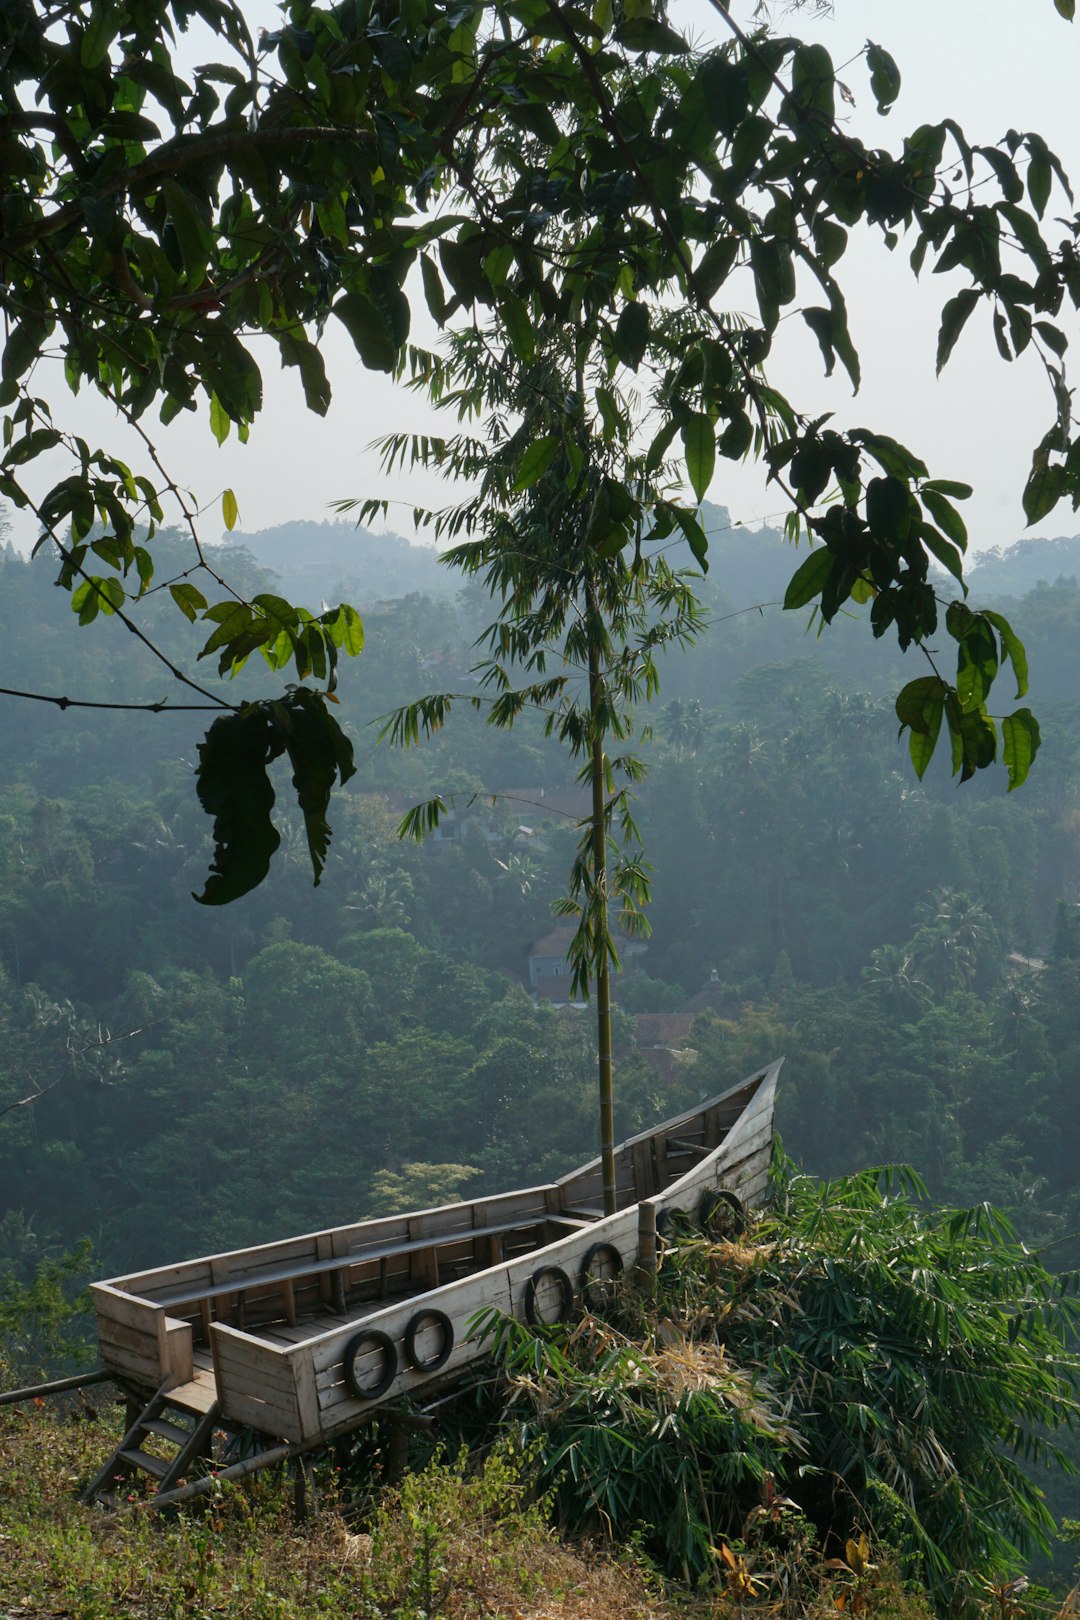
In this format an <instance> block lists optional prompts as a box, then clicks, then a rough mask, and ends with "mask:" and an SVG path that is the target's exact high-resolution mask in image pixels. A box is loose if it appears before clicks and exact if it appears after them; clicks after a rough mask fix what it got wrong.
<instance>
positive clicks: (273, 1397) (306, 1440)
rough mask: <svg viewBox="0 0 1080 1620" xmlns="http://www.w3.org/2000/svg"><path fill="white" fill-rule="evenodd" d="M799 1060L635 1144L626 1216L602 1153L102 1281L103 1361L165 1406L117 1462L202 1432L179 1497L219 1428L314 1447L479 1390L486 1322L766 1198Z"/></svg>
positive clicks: (187, 1454) (555, 1303)
mask: <svg viewBox="0 0 1080 1620" xmlns="http://www.w3.org/2000/svg"><path fill="white" fill-rule="evenodd" d="M779 1068H780V1064H779V1063H774V1064H772V1065H771V1066H770V1067H769V1068H767V1069H763V1070H761V1071H759V1072H758V1073H757V1074H755V1075H752V1076H751V1077H750V1078H749V1079H748V1080H746V1081H743V1082H742V1083H741V1084H740V1085H738V1086H735V1087H733V1088H732V1089H731V1090H730V1091H727V1092H725V1093H724V1094H723V1095H722V1096H719V1097H715V1098H712V1099H711V1100H710V1101H709V1102H707V1103H704V1104H702V1105H701V1106H700V1107H698V1108H696V1109H693V1110H690V1111H689V1112H687V1113H685V1114H682V1115H680V1116H679V1117H678V1118H677V1119H674V1120H669V1121H667V1122H666V1123H664V1124H663V1125H660V1126H657V1127H655V1128H654V1129H652V1130H649V1131H645V1132H642V1133H641V1134H640V1135H638V1136H636V1137H634V1138H632V1139H631V1140H629V1141H627V1142H625V1143H624V1144H623V1145H622V1146H621V1147H620V1148H619V1149H618V1150H617V1152H616V1171H617V1184H618V1210H617V1213H616V1214H614V1215H610V1216H607V1217H604V1216H603V1213H602V1209H601V1176H600V1161H599V1160H598V1159H597V1160H593V1161H592V1162H591V1163H589V1164H586V1165H584V1166H582V1167H581V1168H580V1169H579V1170H575V1171H573V1172H572V1173H571V1174H569V1175H567V1176H564V1177H563V1178H562V1179H561V1180H559V1181H554V1182H547V1183H544V1184H543V1185H541V1186H536V1187H527V1188H524V1189H522V1190H520V1191H518V1192H511V1193H505V1194H500V1195H498V1196H495V1197H491V1198H480V1199H474V1200H472V1201H471V1202H467V1203H459V1204H448V1205H444V1206H443V1207H441V1208H439V1209H429V1210H420V1211H417V1212H415V1213H412V1214H407V1215H394V1216H388V1217H385V1218H381V1219H376V1220H367V1221H360V1222H357V1223H356V1224H355V1225H351V1226H343V1227H335V1228H332V1229H329V1230H326V1231H322V1232H312V1233H308V1234H306V1235H305V1236H302V1237H295V1238H288V1239H286V1240H284V1241H282V1242H277V1243H268V1244H263V1245H260V1246H259V1247H256V1248H251V1249H242V1250H236V1251H234V1252H232V1253H228V1254H216V1255H209V1256H205V1257H203V1258H201V1259H197V1260H188V1261H183V1262H181V1263H180V1264H177V1265H171V1266H163V1267H160V1268H158V1269H156V1270H152V1271H143V1272H139V1273H137V1274H134V1275H131V1276H126V1277H114V1278H112V1279H110V1280H109V1281H107V1282H101V1283H96V1284H94V1285H93V1287H92V1290H91V1292H92V1295H93V1299H94V1306H95V1310H96V1314H97V1327H98V1338H99V1343H100V1347H101V1356H102V1360H103V1363H104V1365H105V1366H106V1367H107V1368H108V1369H109V1370H110V1371H111V1372H112V1373H113V1375H114V1377H115V1378H116V1380H117V1381H118V1382H119V1383H120V1385H121V1386H122V1387H123V1388H124V1389H125V1390H127V1391H128V1393H129V1395H130V1396H131V1398H132V1399H133V1400H136V1401H140V1400H141V1401H146V1402H147V1403H148V1404H147V1406H146V1410H145V1411H144V1412H143V1416H142V1419H140V1421H139V1423H138V1424H136V1425H135V1426H134V1427H133V1428H132V1430H131V1431H130V1433H129V1435H128V1436H127V1437H125V1443H124V1445H122V1446H121V1447H120V1448H118V1452H117V1457H119V1458H120V1459H123V1458H124V1457H125V1455H127V1456H129V1457H130V1456H133V1455H134V1456H140V1455H142V1454H143V1453H142V1452H141V1450H140V1447H141V1441H142V1439H143V1438H144V1437H145V1436H144V1432H143V1431H146V1432H149V1433H155V1434H157V1433H165V1432H166V1431H169V1432H171V1433H172V1435H173V1436H174V1437H175V1436H176V1435H178V1434H180V1433H183V1435H184V1436H185V1437H186V1438H185V1439H184V1440H183V1441H182V1442H181V1441H180V1440H178V1441H177V1444H179V1445H180V1447H181V1453H182V1457H181V1460H180V1462H179V1463H177V1464H176V1465H172V1466H170V1468H169V1469H168V1470H164V1471H161V1472H160V1477H161V1478H162V1479H163V1480H164V1482H165V1484H164V1485H163V1488H166V1486H167V1485H168V1484H171V1483H172V1482H173V1480H174V1479H175V1478H177V1477H183V1474H182V1473H178V1469H179V1468H180V1467H181V1466H186V1465H187V1463H189V1462H190V1461H191V1458H192V1457H193V1456H194V1455H195V1454H196V1449H197V1446H198V1445H200V1444H204V1443H205V1439H206V1433H205V1431H206V1430H207V1428H208V1426H209V1425H211V1424H213V1423H214V1422H220V1423H222V1424H230V1425H232V1426H234V1427H238V1426H246V1427H249V1428H251V1429H254V1430H256V1431H258V1433H259V1434H260V1435H263V1436H266V1437H272V1438H273V1439H274V1440H277V1441H285V1442H290V1443H292V1444H294V1445H295V1446H297V1447H305V1448H307V1447H310V1446H311V1445H312V1444H315V1443H320V1442H322V1441H325V1440H330V1439H332V1438H334V1437H335V1436H336V1435H339V1434H342V1433H344V1432H347V1431H348V1430H350V1429H353V1428H355V1427H357V1426H358V1425H359V1424H361V1423H363V1422H364V1421H366V1420H367V1419H369V1418H370V1417H371V1416H373V1415H375V1414H376V1413H377V1412H378V1410H379V1408H380V1407H381V1406H384V1405H385V1404H386V1403H387V1402H393V1401H397V1400H400V1398H401V1397H403V1396H411V1397H417V1398H419V1397H420V1396H423V1397H424V1398H426V1397H427V1395H428V1393H429V1391H433V1390H435V1389H436V1388H439V1387H442V1386H445V1385H446V1384H448V1383H450V1382H452V1381H453V1380H454V1379H456V1378H460V1377H461V1375H462V1373H463V1371H465V1370H467V1368H468V1366H469V1364H470V1363H472V1362H474V1361H476V1360H477V1358H478V1357H479V1356H480V1355H482V1354H483V1348H482V1346H481V1345H479V1344H478V1343H477V1341H476V1339H475V1337H472V1336H470V1330H469V1323H470V1320H471V1319H472V1318H473V1317H474V1316H475V1314H476V1313H477V1312H478V1311H481V1310H484V1309H488V1308H491V1307H496V1308H498V1309H499V1310H502V1311H504V1312H506V1313H507V1314H511V1315H516V1316H519V1317H521V1316H524V1317H526V1318H527V1319H528V1320H531V1321H556V1320H560V1319H563V1318H564V1317H566V1316H568V1315H570V1314H571V1313H572V1312H573V1311H575V1310H577V1309H578V1308H579V1302H580V1301H581V1300H582V1298H583V1297H584V1298H587V1296H588V1295H589V1292H590V1289H591V1287H592V1285H593V1284H595V1283H598V1282H601V1281H603V1280H605V1279H607V1278H610V1277H612V1276H613V1275H615V1274H617V1273H618V1272H620V1271H623V1270H628V1269H629V1268H630V1267H632V1266H633V1265H635V1264H636V1263H637V1261H638V1258H639V1253H638V1250H639V1230H642V1231H644V1230H649V1231H652V1230H655V1229H656V1228H655V1223H656V1222H657V1221H659V1225H660V1227H661V1228H662V1226H663V1223H664V1221H665V1219H667V1218H670V1215H671V1214H672V1213H674V1212H675V1211H681V1212H684V1213H686V1214H688V1215H690V1216H694V1215H695V1214H700V1207H701V1202H702V1199H703V1198H704V1197H711V1196H713V1195H715V1194H716V1193H717V1192H718V1191H720V1192H723V1193H724V1194H726V1195H730V1196H732V1197H734V1198H735V1199H737V1200H738V1201H739V1202H740V1203H741V1204H743V1205H746V1206H751V1205H753V1204H756V1203H757V1202H759V1201H760V1199H761V1197H762V1196H763V1194H764V1190H765V1185H766V1179H767V1174H768V1166H769V1159H770V1154H771V1147H772V1134H773V1098H774V1092H775V1087H776V1078H777V1073H778V1071H779ZM152 1408H153V1410H152ZM166 1408H168V1409H169V1410H168V1412H166ZM178 1413H186V1414H190V1416H191V1423H190V1424H189V1425H188V1424H186V1422H178V1421H177V1414H178ZM112 1461H113V1463H114V1464H115V1462H116V1458H115V1457H114V1459H112ZM152 1471H154V1472H155V1473H158V1472H159V1470H157V1469H153V1470H152Z"/></svg>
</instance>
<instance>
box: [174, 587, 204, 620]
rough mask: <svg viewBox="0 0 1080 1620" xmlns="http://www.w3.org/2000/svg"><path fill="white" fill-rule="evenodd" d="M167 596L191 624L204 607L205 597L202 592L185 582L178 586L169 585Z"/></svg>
mask: <svg viewBox="0 0 1080 1620" xmlns="http://www.w3.org/2000/svg"><path fill="white" fill-rule="evenodd" d="M169 595H170V596H171V597H172V599H173V601H174V602H175V603H176V605H177V607H178V608H179V609H180V611H181V613H182V614H183V615H184V617H185V618H186V619H187V620H188V621H189V623H191V624H194V623H195V619H196V617H197V616H198V614H200V613H201V612H202V610H203V608H205V606H206V597H205V596H204V595H203V593H202V591H198V590H196V589H195V586H194V585H189V584H188V583H187V581H186V580H185V581H183V582H182V583H181V584H179V585H170V586H169Z"/></svg>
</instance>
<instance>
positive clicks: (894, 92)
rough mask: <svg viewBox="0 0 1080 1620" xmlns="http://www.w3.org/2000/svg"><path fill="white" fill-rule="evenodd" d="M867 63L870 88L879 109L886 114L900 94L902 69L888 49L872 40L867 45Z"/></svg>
mask: <svg viewBox="0 0 1080 1620" xmlns="http://www.w3.org/2000/svg"><path fill="white" fill-rule="evenodd" d="M866 65H867V67H868V68H869V69H870V88H871V90H872V91H873V93H874V99H875V101H876V102H877V110H878V112H879V113H882V114H885V113H887V112H888V111H889V109H890V107H891V106H892V104H893V102H894V101H895V100H896V98H897V96H898V95H899V94H900V69H899V68H898V67H897V65H896V63H895V62H894V61H893V59H892V57H891V56H890V55H889V53H888V51H886V50H883V49H882V47H881V46H880V45H875V44H874V43H873V41H872V40H871V41H868V42H867V46H866Z"/></svg>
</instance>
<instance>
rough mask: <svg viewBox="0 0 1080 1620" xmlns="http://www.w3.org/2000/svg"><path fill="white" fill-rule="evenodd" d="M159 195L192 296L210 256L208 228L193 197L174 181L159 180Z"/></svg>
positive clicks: (211, 250) (200, 283) (199, 284)
mask: <svg viewBox="0 0 1080 1620" xmlns="http://www.w3.org/2000/svg"><path fill="white" fill-rule="evenodd" d="M161 191H162V195H163V197H164V198H165V201H166V203H167V204H168V209H169V220H170V222H171V224H172V228H173V230H174V231H175V233H176V243H177V246H178V247H179V249H180V259H181V263H182V264H183V267H184V276H185V278H186V280H187V284H188V291H189V292H193V291H195V290H196V289H197V288H199V287H201V286H202V283H203V278H204V276H205V274H206V267H207V265H208V264H209V262H210V255H211V253H212V252H213V246H214V245H213V242H212V240H211V236H210V230H209V226H208V224H207V223H206V221H205V220H204V218H203V215H202V211H201V210H200V207H199V204H198V202H197V201H196V200H195V197H194V196H193V194H192V193H191V192H190V191H188V189H187V188H186V186H182V185H181V184H180V182H179V181H178V180H173V179H170V178H166V179H164V180H162V182H161Z"/></svg>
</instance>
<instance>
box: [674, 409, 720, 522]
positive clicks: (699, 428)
mask: <svg viewBox="0 0 1080 1620" xmlns="http://www.w3.org/2000/svg"><path fill="white" fill-rule="evenodd" d="M682 442H683V451H684V453H685V456H686V472H687V476H688V477H689V479H690V484H691V487H692V488H693V491H694V494H695V495H696V497H697V499H698V500H699V501H703V500H704V499H705V496H706V495H707V494H708V492H709V485H710V484H711V483H712V478H713V472H714V470H715V467H716V433H715V430H714V428H713V425H712V422H711V420H710V419H709V417H707V416H706V415H705V414H704V412H702V411H693V412H692V413H691V415H690V416H689V417H688V418H687V420H686V421H685V422H684V423H683V426H682Z"/></svg>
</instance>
